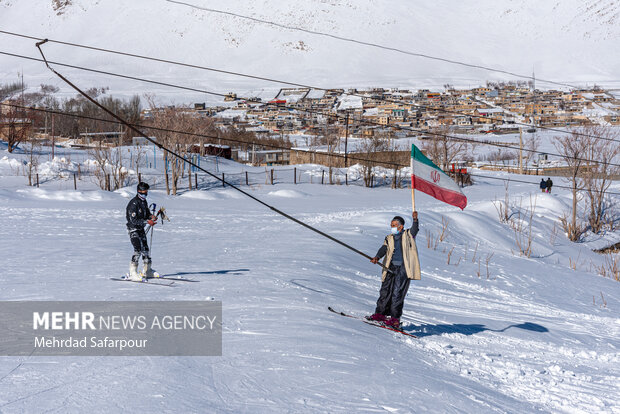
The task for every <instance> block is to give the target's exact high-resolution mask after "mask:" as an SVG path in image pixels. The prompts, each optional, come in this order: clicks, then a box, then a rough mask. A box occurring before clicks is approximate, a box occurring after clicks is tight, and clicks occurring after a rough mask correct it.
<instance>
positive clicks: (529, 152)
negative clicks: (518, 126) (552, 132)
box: [523, 134, 540, 167]
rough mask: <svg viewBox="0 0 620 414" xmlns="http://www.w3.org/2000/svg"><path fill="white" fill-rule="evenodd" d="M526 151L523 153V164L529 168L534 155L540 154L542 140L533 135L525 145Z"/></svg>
mask: <svg viewBox="0 0 620 414" xmlns="http://www.w3.org/2000/svg"><path fill="white" fill-rule="evenodd" d="M524 147H525V149H526V151H523V164H524V165H525V166H526V167H527V166H529V164H530V162H531V161H532V158H533V157H534V155H536V154H537V153H538V148H539V147H540V138H539V137H538V135H536V134H533V135H532V136H530V137H529V138H527V139H526V140H525V145H524Z"/></svg>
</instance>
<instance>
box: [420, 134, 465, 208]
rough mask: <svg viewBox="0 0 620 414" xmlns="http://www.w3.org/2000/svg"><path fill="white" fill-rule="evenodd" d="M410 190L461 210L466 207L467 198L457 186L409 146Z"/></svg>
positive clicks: (439, 169) (424, 156)
mask: <svg viewBox="0 0 620 414" xmlns="http://www.w3.org/2000/svg"><path fill="white" fill-rule="evenodd" d="M411 188H414V189H416V190H420V191H422V192H423V193H426V194H428V195H430V196H431V197H435V198H436V199H437V200H440V201H443V202H444V203H448V204H450V205H453V206H456V207H459V208H460V209H461V210H462V209H464V208H465V206H467V197H465V194H463V192H462V191H461V189H460V188H459V186H458V185H457V184H456V183H455V182H454V180H452V178H450V176H449V175H448V174H446V173H445V172H443V171H442V170H441V168H439V167H438V166H436V165H435V164H433V162H432V161H431V160H429V159H428V158H427V157H426V155H424V154H422V151H420V149H419V148H418V147H416V146H415V145H413V144H411Z"/></svg>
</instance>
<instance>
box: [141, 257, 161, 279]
mask: <svg viewBox="0 0 620 414" xmlns="http://www.w3.org/2000/svg"><path fill="white" fill-rule="evenodd" d="M142 274H143V276H144V277H145V278H147V279H152V278H155V277H159V273H157V272H156V271H155V270H153V268H152V267H151V262H150V261H148V262H144V269H142Z"/></svg>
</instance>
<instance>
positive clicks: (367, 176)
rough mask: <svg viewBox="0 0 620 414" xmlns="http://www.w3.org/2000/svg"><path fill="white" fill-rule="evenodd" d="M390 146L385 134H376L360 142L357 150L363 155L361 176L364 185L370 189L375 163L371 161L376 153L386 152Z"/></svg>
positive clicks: (387, 136)
mask: <svg viewBox="0 0 620 414" xmlns="http://www.w3.org/2000/svg"><path fill="white" fill-rule="evenodd" d="M389 146H390V138H389V134H388V133H386V132H378V133H376V134H375V135H374V136H373V137H372V138H368V139H364V140H362V141H361V143H360V146H359V150H360V153H361V154H363V155H364V156H363V158H364V159H365V160H364V161H362V175H363V177H364V185H365V186H366V187H370V186H371V185H372V176H373V171H374V167H375V166H376V164H377V162H375V161H373V160H372V159H373V157H374V155H375V153H376V152H381V151H387V150H388V149H389Z"/></svg>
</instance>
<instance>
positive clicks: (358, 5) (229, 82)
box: [0, 0, 620, 101]
mask: <svg viewBox="0 0 620 414" xmlns="http://www.w3.org/2000/svg"><path fill="white" fill-rule="evenodd" d="M67 3H68V4H67ZM58 4H61V5H62V4H66V5H65V6H64V7H61V8H58V7H57V6H56V7H55V6H54V5H58ZM205 8H208V9H215V10H221V11H225V12H227V13H236V14H241V15H244V16H248V17H251V18H253V19H259V20H266V21H270V22H275V23H278V24H279V25H280V26H274V25H270V24H266V23H263V22H259V21H257V20H248V19H245V18H241V17H236V16H233V15H230V14H221V13H215V12H212V11H207V10H205ZM619 14H620V2H618V1H617V0H587V1H582V0H569V1H562V2H560V1H551V2H539V1H533V0H502V1H495V0H483V1H477V2H454V1H445V0H443V1H416V2H414V1H406V2H403V1H387V2H379V1H376V0H363V1H352V0H347V1H338V2H336V1H324V0H309V1H303V2H291V1H285V0H278V1H265V0H260V1H253V2H246V1H239V0H235V1H230V0H227V1H223V0H213V1H208V2H207V1H204V0H187V1H175V2H173V1H164V0H157V1H152V0H134V1H131V2H123V3H118V2H113V1H105V2H104V1H99V0H71V1H70V2H66V1H61V2H56V1H51V0H45V1H40V0H36V1H35V0H20V1H14V0H0V28H1V29H2V30H9V31H17V32H21V33H26V34H30V35H33V36H38V37H50V38H54V39H59V40H65V41H69V42H78V43H84V44H89V45H94V46H99V47H104V48H112V49H117V50H123V51H127V52H135V53H140V54H145V55H152V56H157V57H162V58H168V59H175V60H179V61H184V62H188V63H194V64H199V65H207V66H211V67H215V68H222V69H228V70H236V71H241V72H247V73H252V74H256V75H262V76H269V77H275V78H281V79H285V80H291V81H297V82H304V83H311V84H318V85H319V86H323V87H346V86H355V87H359V86H401V87H406V86H407V87H428V86H431V87H441V86H442V85H443V84H445V83H451V84H454V85H457V86H470V85H471V86H476V85H479V84H483V83H484V82H485V81H486V80H488V79H507V78H508V76H507V75H501V74H497V73H491V72H486V71H482V70H478V69H475V68H467V67H462V66H455V65H451V64H448V63H445V62H438V61H433V60H428V59H423V58H420V57H414V56H406V55H403V54H398V53H395V52H393V51H387V50H380V49H376V48H372V47H368V46H363V45H359V44H354V43H350V42H344V41H342V40H338V39H334V38H331V37H326V36H319V35H315V34H310V33H305V32H300V31H294V30H290V29H288V28H286V27H283V26H295V27H300V28H304V29H307V30H311V31H319V32H325V33H328V34H331V35H335V36H340V37H347V38H354V39H358V40H361V41H365V42H372V43H378V44H381V45H386V46H388V47H392V48H398V49H403V50H406V51H412V52H417V53H424V54H429V55H433V56H438V57H443V58H447V59H454V60H461V61H465V62H469V63H472V64H478V65H485V66H492V67H498V68H500V69H503V70H509V71H513V72H517V73H521V74H526V75H529V74H531V73H532V70H533V69H534V70H535V72H536V76H537V78H546V79H552V80H558V81H567V82H575V83H589V84H592V83H593V82H598V83H600V84H605V82H601V81H604V80H609V81H616V82H617V80H618V73H620V59H619V58H618V54H614V53H609V50H614V49H615V48H616V47H617V45H618V41H619V39H620V25H619V24H618V16H619ZM0 44H1V45H2V47H1V48H0V50H4V51H9V52H12V53H20V54H27V55H31V56H36V57H38V54H37V51H36V50H35V48H34V42H33V41H30V40H23V39H17V38H14V37H10V36H6V35H0ZM46 50H47V52H48V53H49V58H50V59H53V60H57V61H64V62H67V61H69V62H70V63H72V64H76V65H83V66H86V67H95V68H97V69H104V70H113V71H116V72H121V73H124V74H129V75H136V76H145V77H149V78H155V79H158V80H165V81H173V80H174V81H176V82H178V83H182V84H184V85H187V86H191V87H199V88H207V89H211V90H216V91H218V92H224V93H226V92H228V91H229V90H245V91H252V92H254V93H259V92H260V91H261V90H263V89H264V88H270V90H271V89H274V88H275V89H277V85H276V86H274V85H273V84H270V83H265V82H259V81H256V80H248V79H240V78H235V77H230V76H224V75H218V74H215V73H210V72H204V71H198V70H190V69H183V68H178V67H173V66H170V65H163V64H153V63H147V62H144V61H140V60H135V59H131V58H127V57H120V56H109V55H106V54H102V53H95V52H89V51H86V50H75V49H73V48H69V47H62V46H59V45H47V46H46ZM21 69H23V70H24V72H25V75H26V79H27V81H28V83H30V84H32V85H37V84H38V83H40V82H52V83H57V80H56V79H54V78H53V77H51V76H50V74H49V73H48V72H47V71H45V70H44V68H43V66H42V65H41V64H38V63H35V62H28V61H23V60H17V59H15V58H8V57H6V56H0V79H8V80H13V78H14V76H15V73H16V72H17V71H20V70H21ZM65 71H67V72H68V73H70V74H71V75H72V76H73V77H74V78H76V79H79V80H80V82H81V83H82V84H85V85H87V86H92V85H109V86H111V87H112V92H116V93H130V92H137V91H140V92H143V91H144V90H145V89H147V90H155V91H157V92H158V93H159V94H169V99H176V100H177V101H178V100H183V99H182V98H181V97H183V96H187V93H186V92H182V91H178V90H177V91H175V90H167V89H164V88H162V87H155V86H148V85H144V84H139V83H136V82H132V81H127V80H120V79H113V78H106V77H104V76H101V75H93V74H89V73H83V72H78V71H74V70H68V69H66V70H65ZM539 85H540V86H543V87H544V86H545V85H544V84H542V83H539ZM609 85H616V86H617V83H614V82H610V83H609ZM63 86H64V85H63ZM547 86H549V87H551V86H552V85H547ZM190 96H192V97H196V99H198V97H197V96H196V94H193V95H190ZM203 99H205V98H203Z"/></svg>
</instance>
